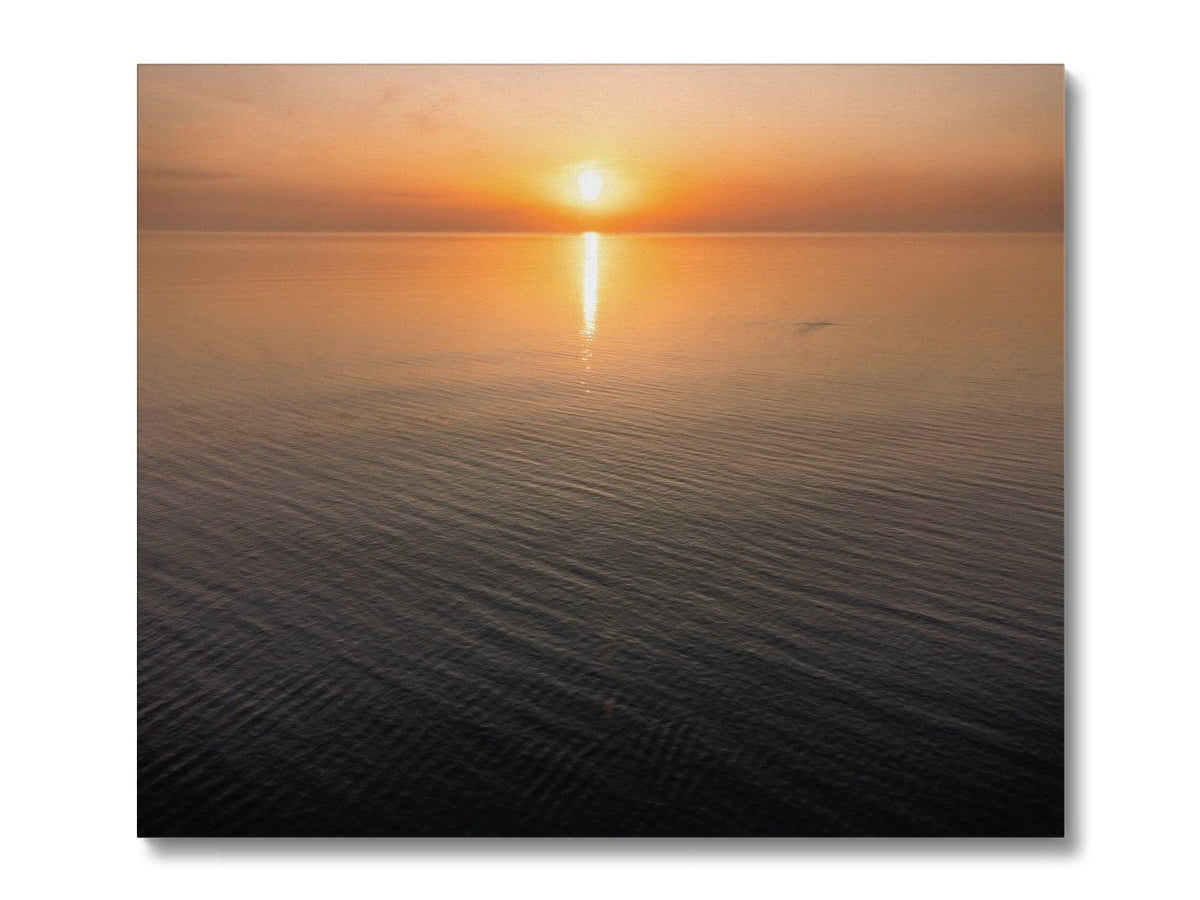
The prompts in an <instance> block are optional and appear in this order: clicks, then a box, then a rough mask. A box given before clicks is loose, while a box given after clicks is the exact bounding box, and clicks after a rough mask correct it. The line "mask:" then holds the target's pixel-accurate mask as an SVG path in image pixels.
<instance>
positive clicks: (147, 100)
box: [138, 66, 1063, 231]
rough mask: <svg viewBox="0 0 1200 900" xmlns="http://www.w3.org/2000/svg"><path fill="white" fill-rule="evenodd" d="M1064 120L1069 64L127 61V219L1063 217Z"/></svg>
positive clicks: (308, 223)
mask: <svg viewBox="0 0 1200 900" xmlns="http://www.w3.org/2000/svg"><path fill="white" fill-rule="evenodd" d="M1062 129H1063V69H1062V67H1061V66H140V67H139V69H138V214H139V226H140V227H141V228H147V229H158V228H168V229H262V230H300V231H310V230H364V231H384V230H395V231H455V230H458V231H580V230H586V229H596V230H601V231H907V230H912V231H1057V230H1060V229H1061V227H1062V206H1063V204H1062V191H1063V176H1062V163H1063V157H1062V153H1063V146H1062V144H1063V131H1062ZM584 163H591V164H593V165H594V166H595V167H597V168H598V169H599V170H600V171H602V172H603V173H604V191H603V194H602V197H601V200H600V202H599V203H597V204H596V205H595V206H594V207H584V206H581V205H579V204H577V203H572V202H571V200H572V191H573V188H574V183H575V182H574V177H575V174H576V173H577V171H578V167H579V166H580V165H581V164H584Z"/></svg>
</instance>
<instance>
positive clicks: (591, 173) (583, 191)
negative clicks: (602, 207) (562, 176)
mask: <svg viewBox="0 0 1200 900" xmlns="http://www.w3.org/2000/svg"><path fill="white" fill-rule="evenodd" d="M576 180H577V181H578V183H579V197H580V199H581V200H583V202H584V203H595V202H596V201H597V200H599V199H600V191H601V190H603V189H604V176H603V175H601V174H600V173H599V172H597V171H596V170H595V169H584V170H583V171H582V172H580V173H579V176H578V178H577V179H576Z"/></svg>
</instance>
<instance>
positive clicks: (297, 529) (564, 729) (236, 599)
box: [138, 233, 1063, 835]
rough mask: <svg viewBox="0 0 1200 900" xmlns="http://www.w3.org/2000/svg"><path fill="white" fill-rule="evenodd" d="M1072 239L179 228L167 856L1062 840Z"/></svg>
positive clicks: (156, 748) (158, 391) (155, 676)
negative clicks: (238, 844)
mask: <svg viewBox="0 0 1200 900" xmlns="http://www.w3.org/2000/svg"><path fill="white" fill-rule="evenodd" d="M1061 266H1062V239H1061V236H1059V235H855V236H845V235H836V236H835V235H808V236H805V235H781V236H749V235H734V236H703V237H700V236H687V237H684V236H661V237H660V236H653V237H652V236H609V235H575V236H459V235H456V236H432V235H430V236H406V235H295V234H293V235H271V234H255V235H251V234H170V233H144V234H142V235H141V238H140V242H139V460H138V462H139V478H138V484H139V488H138V490H139V497H138V500H139V537H138V542H139V554H138V575H139V577H138V584H139V604H140V612H139V761H138V762H139V820H140V825H139V827H140V832H141V833H142V834H144V835H177V834H178V835H182V834H219V835H241V834H283V835H300V834H353V835H359V834H362V835H366V834H395V835H425V834H429V835H458V834H479V835H515V834H520V835H609V834H620V835H708V834H713V835H759V834H761V835H776V834H778V835H952V834H953V835H957V834H979V835H1007V834H1038V835H1048V834H1059V833H1061V830H1062V809H1063V806H1062V787H1063V773H1062V762H1063V759H1062V739H1063V722H1062V704H1063V695H1062V678H1063V664H1062V551H1063V541H1062V501H1063V497H1062V324H1061V323H1062V302H1061V301H1062V268H1061Z"/></svg>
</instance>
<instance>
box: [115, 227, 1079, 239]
mask: <svg viewBox="0 0 1200 900" xmlns="http://www.w3.org/2000/svg"><path fill="white" fill-rule="evenodd" d="M137 233H138V234H139V235H140V234H319V235H330V234H364V235H365V234H371V235H385V234H396V235H412V236H417V237H456V236H461V237H476V236H481V235H494V236H509V237H526V236H528V237H566V236H577V235H580V234H603V235H612V236H626V235H628V236H638V235H641V236H646V237H670V236H687V235H704V236H710V237H737V236H744V235H760V236H766V237H769V236H772V235H778V236H781V237H789V236H803V235H848V234H861V235H897V234H927V235H947V234H1065V233H1066V229H1065V228H1056V229H1051V230H1045V229H1035V230H1014V229H997V230H988V231H978V230H962V229H955V230H949V231H946V230H928V229H903V230H888V231H879V230H873V229H872V230H868V229H853V230H811V229H808V230H799V231H787V230H769V231H759V230H742V231H728V230H722V231H697V230H690V231H603V230H601V229H599V228H584V229H580V230H578V231H576V230H571V231H523V230H522V231H514V230H510V229H505V230H478V229H443V230H428V229H377V228H369V229H360V228H337V229H330V228H304V229H298V228H139V229H137Z"/></svg>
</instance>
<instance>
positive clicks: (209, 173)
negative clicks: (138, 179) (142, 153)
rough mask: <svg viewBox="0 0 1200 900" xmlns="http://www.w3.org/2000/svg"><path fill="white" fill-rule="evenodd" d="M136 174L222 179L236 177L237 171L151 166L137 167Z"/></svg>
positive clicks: (152, 176) (179, 178) (194, 178)
mask: <svg viewBox="0 0 1200 900" xmlns="http://www.w3.org/2000/svg"><path fill="white" fill-rule="evenodd" d="M138 175H140V176H142V177H144V178H168V179H171V180H174V181H224V180H226V179H229V178H237V177H238V173H237V172H227V171H223V170H220V169H197V168H163V167H159V168H153V169H139V170H138Z"/></svg>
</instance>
